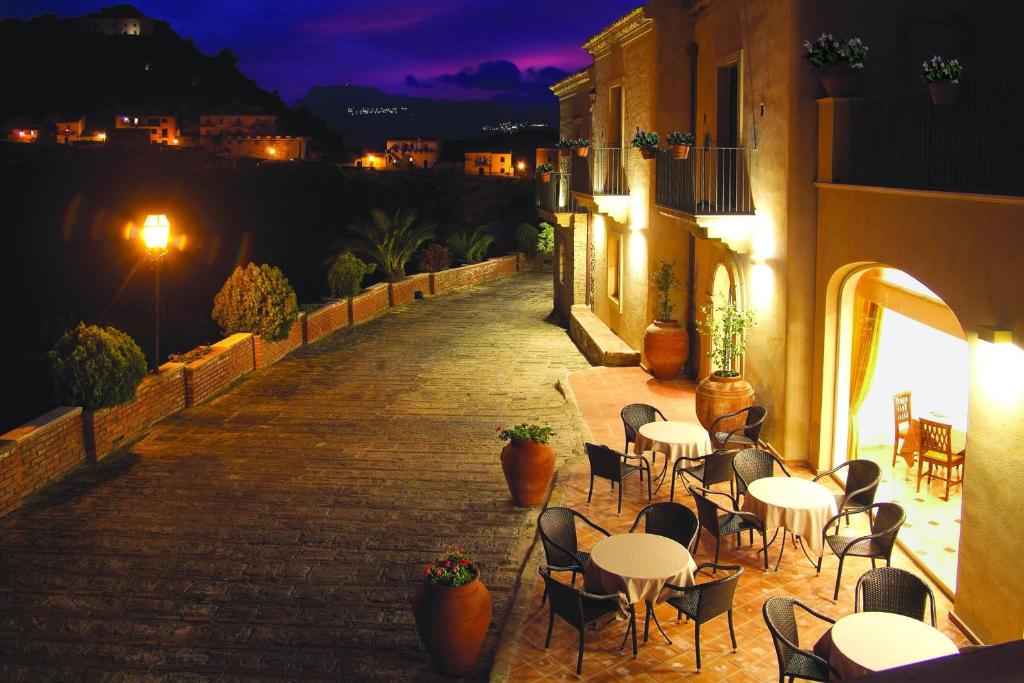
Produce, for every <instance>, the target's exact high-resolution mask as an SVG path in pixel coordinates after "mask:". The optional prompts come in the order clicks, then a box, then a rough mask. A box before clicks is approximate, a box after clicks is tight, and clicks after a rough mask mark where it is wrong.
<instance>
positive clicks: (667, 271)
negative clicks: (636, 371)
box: [644, 261, 690, 380]
mask: <svg viewBox="0 0 1024 683" xmlns="http://www.w3.org/2000/svg"><path fill="white" fill-rule="evenodd" d="M651 285H652V286H653V287H654V288H655V289H656V290H657V291H658V302H657V314H656V317H655V319H654V322H652V323H651V324H650V325H648V326H647V329H646V330H644V359H645V360H646V363H647V368H648V370H650V371H651V374H653V375H654V376H655V377H656V378H658V379H662V380H667V379H673V378H674V377H675V376H676V375H678V374H679V371H680V370H682V369H683V366H684V365H686V359H687V358H688V357H689V355H690V336H689V334H687V332H686V330H685V329H684V328H683V327H682V325H680V324H679V321H677V320H673V319H672V310H673V309H674V308H675V306H674V305H673V304H672V300H671V293H672V290H673V289H678V288H679V287H681V286H682V285H683V281H682V280H680V279H679V278H678V277H677V276H676V273H675V264H674V263H670V262H668V261H662V262H661V263H660V265H659V266H658V267H657V269H655V271H654V273H653V274H652V275H651Z"/></svg>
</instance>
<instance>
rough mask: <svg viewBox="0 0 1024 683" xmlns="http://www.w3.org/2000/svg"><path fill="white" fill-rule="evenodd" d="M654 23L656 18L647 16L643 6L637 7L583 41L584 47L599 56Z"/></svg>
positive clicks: (595, 56) (594, 55) (593, 54)
mask: <svg viewBox="0 0 1024 683" xmlns="http://www.w3.org/2000/svg"><path fill="white" fill-rule="evenodd" d="M652 23H654V20H653V19H651V18H650V17H648V16H647V14H646V13H645V12H644V8H643V6H640V7H637V8H636V9H634V10H632V11H631V12H629V13H628V14H626V15H625V16H623V17H621V18H619V19H618V20H616V21H615V22H614V23H612V24H611V25H609V26H608V27H607V28H605V29H604V30H603V31H601V32H600V33H598V34H597V35H595V36H591V37H590V38H589V39H588V40H587V42H585V43H583V49H584V50H586V51H587V52H589V53H590V54H591V55H592V56H593V57H594V58H597V57H599V56H601V55H602V54H604V53H605V52H607V51H608V50H609V49H611V48H612V47H613V46H615V45H616V44H617V43H620V42H623V41H625V40H626V39H628V38H630V37H632V36H633V34H635V33H636V32H638V31H640V30H642V29H644V28H647V27H648V26H650V25H651V24H652Z"/></svg>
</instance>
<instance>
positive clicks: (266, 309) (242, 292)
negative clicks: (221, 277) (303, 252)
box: [213, 263, 299, 341]
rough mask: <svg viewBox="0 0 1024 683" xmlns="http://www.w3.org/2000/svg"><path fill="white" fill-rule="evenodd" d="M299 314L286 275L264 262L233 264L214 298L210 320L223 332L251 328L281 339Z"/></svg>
mask: <svg viewBox="0 0 1024 683" xmlns="http://www.w3.org/2000/svg"><path fill="white" fill-rule="evenodd" d="M298 315H299V305H298V302H297V301H296V300H295V290H293V289H292V286H291V285H290V284H288V278H286V277H285V276H284V273H282V272H281V269H280V268H277V267H274V266H269V265H267V264H266V263H264V264H263V265H261V266H257V265H256V264H255V263H250V264H249V265H247V266H246V267H245V268H235V272H233V273H231V276H230V277H229V278H228V279H227V281H226V282H225V283H224V286H223V287H221V290H220V291H219V292H217V296H215V297H214V299H213V321H214V322H215V323H217V324H218V325H220V329H221V331H223V332H224V334H233V333H235V332H252V333H253V334H258V335H260V336H261V337H265V338H266V339H268V340H269V341H276V340H278V339H284V338H285V337H287V336H288V332H289V331H290V330H291V327H292V323H294V322H295V319H296V318H297V317H298Z"/></svg>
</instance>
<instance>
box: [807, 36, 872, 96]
mask: <svg viewBox="0 0 1024 683" xmlns="http://www.w3.org/2000/svg"><path fill="white" fill-rule="evenodd" d="M804 49H805V50H806V51H807V52H806V53H804V59H806V60H807V63H808V64H810V65H811V66H813V67H814V68H815V69H817V71H818V78H819V79H820V80H821V85H822V86H823V87H824V88H825V93H826V94H827V95H828V96H829V97H853V96H854V95H856V94H857V91H858V90H860V77H861V72H862V70H863V69H864V59H865V58H866V57H867V56H868V46H867V45H865V44H864V43H863V42H861V39H860V38H847V39H845V40H842V39H839V38H836V37H835V36H834V35H832V34H831V33H822V34H821V35H820V36H818V37H817V39H815V40H814V41H813V42H812V41H810V40H805V41H804Z"/></svg>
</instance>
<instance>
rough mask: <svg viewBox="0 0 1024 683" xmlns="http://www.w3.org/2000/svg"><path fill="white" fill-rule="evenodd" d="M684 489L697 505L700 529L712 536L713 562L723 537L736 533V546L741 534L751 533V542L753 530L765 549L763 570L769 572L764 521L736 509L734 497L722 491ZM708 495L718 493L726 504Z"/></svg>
mask: <svg viewBox="0 0 1024 683" xmlns="http://www.w3.org/2000/svg"><path fill="white" fill-rule="evenodd" d="M686 490H687V491H689V492H690V495H691V496H693V501H694V503H696V504H697V519H698V520H699V521H700V527H701V529H704V530H705V531H707V532H708V533H710V534H711V535H712V536H714V537H715V564H716V565H717V564H718V557H719V555H720V553H721V550H722V537H723V536H728V535H729V534H736V545H737V546H738V545H739V544H740V543H741V540H742V533H743V532H744V531H747V532H749V533H750V542H751V543H753V542H754V532H755V531H756V532H757V533H758V534H760V536H761V547H762V549H763V551H764V570H765V571H768V538H767V532H766V531H765V528H764V522H762V521H761V520H760V518H758V516H757V515H755V514H754V513H752V512H745V511H743V510H739V509H738V507H739V506H738V505H737V504H736V499H735V498H733V497H732V496H730V495H729V494H727V493H724V492H722V491H709V490H708V489H702V488H700V487H699V486H687V487H686ZM711 496H720V497H721V498H723V499H725V500H727V501H728V502H729V507H725V506H723V505H719V504H718V503H717V502H716V501H714V500H712V499H711Z"/></svg>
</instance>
